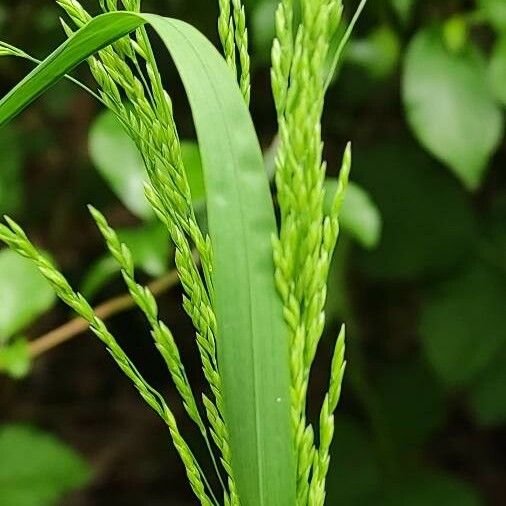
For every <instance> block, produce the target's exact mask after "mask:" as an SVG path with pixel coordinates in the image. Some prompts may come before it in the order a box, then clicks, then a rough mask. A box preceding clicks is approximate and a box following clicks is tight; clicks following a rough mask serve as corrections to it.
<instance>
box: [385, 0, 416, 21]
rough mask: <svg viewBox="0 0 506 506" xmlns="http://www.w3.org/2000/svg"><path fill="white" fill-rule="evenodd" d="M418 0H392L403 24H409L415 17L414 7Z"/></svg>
mask: <svg viewBox="0 0 506 506" xmlns="http://www.w3.org/2000/svg"><path fill="white" fill-rule="evenodd" d="M417 1H418V0H390V3H391V4H392V7H393V8H394V10H395V12H396V13H397V16H398V17H399V19H400V20H401V22H402V23H403V24H408V23H409V22H410V21H411V19H412V18H413V11H414V7H415V6H416V3H417Z"/></svg>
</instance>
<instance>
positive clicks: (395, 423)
mask: <svg viewBox="0 0 506 506" xmlns="http://www.w3.org/2000/svg"><path fill="white" fill-rule="evenodd" d="M375 385H376V388H377V392H378V396H379V398H380V400H381V408H382V412H383V416H384V417H385V421H384V425H385V426H387V427H388V430H389V435H390V436H391V437H392V438H393V439H394V441H395V443H396V449H397V452H398V453H399V454H401V453H402V454H408V455H412V454H413V453H415V452H416V451H417V450H418V449H419V447H420V445H421V444H423V443H424V442H425V441H426V440H427V439H428V438H429V437H430V436H431V435H432V434H434V432H435V431H436V430H438V429H440V428H442V426H443V424H444V419H445V406H444V398H443V393H442V391H441V388H440V386H439V385H438V383H437V382H436V381H435V379H434V376H433V374H431V371H429V370H428V367H426V366H425V364H422V363H420V361H419V360H418V359H415V360H411V359H409V358H407V359H406V358H404V360H403V361H402V363H399V364H397V365H390V364H389V365H387V366H385V367H384V370H383V371H382V372H381V373H380V375H379V377H378V378H377V379H376V381H375Z"/></svg>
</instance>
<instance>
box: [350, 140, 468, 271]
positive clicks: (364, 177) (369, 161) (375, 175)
mask: <svg viewBox="0 0 506 506" xmlns="http://www.w3.org/2000/svg"><path fill="white" fill-rule="evenodd" d="M354 175H355V178H356V180H357V182H359V183H360V184H361V186H363V187H364V188H365V189H366V191H368V192H369V193H370V195H371V197H372V199H373V200H374V202H375V203H376V205H377V206H378V208H379V212H380V214H381V218H382V221H383V228H382V235H381V242H380V245H379V247H378V248H376V249H375V250H374V251H371V252H368V253H364V254H363V255H361V256H360V260H361V264H362V266H363V267H364V269H365V270H366V272H367V273H368V274H369V275H371V276H373V277H375V278H394V279H411V278H417V277H422V276H427V275H432V274H439V273H441V272H444V271H445V270H447V269H449V268H451V267H454V266H455V265H457V264H458V263H460V262H461V261H462V260H463V259H465V258H466V257H467V255H468V254H469V252H470V249H471V247H472V245H473V241H474V234H475V232H474V230H475V226H474V217H473V214H472V209H471V206H470V204H469V202H468V201H467V195H466V193H465V192H464V190H463V189H462V188H460V186H459V185H458V184H457V183H456V182H455V181H453V178H452V177H451V176H450V175H448V174H446V173H445V172H444V171H442V170H441V167H439V166H438V165H437V164H434V163H433V162H432V161H431V160H430V159H429V158H428V157H427V156H426V155H425V154H424V153H423V152H421V151H420V150H419V149H418V148H417V147H416V146H414V145H413V144H412V143H411V142H410V141H409V140H408V139H403V138H402V137H401V139H400V140H396V141H394V142H391V141H388V140H387V141H383V142H382V143H381V144H380V145H378V146H376V147H373V148H371V149H369V150H366V149H361V150H358V152H357V154H356V156H355V163H354Z"/></svg>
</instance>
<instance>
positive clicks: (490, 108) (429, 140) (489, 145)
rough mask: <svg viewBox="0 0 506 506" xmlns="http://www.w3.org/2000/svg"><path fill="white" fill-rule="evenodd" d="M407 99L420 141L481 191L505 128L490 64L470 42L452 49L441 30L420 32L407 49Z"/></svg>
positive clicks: (409, 119)
mask: <svg viewBox="0 0 506 506" xmlns="http://www.w3.org/2000/svg"><path fill="white" fill-rule="evenodd" d="M405 58H406V61H405V69H404V77H403V85H402V87H403V100H404V106H405V109H406V115H407V119H408V122H409V124H410V126H411V128H412V129H413V132H414V133H415V135H416V136H417V138H418V140H419V141H420V142H421V143H422V144H423V145H424V147H425V148H426V149H428V150H429V151H430V152H431V153H432V154H433V155H434V156H436V157H437V158H438V159H439V160H441V161H442V162H444V163H445V164H447V165H448V166H449V167H450V168H451V169H452V170H453V171H454V173H455V174H456V175H457V177H458V178H459V179H460V180H461V181H462V182H463V183H464V185H465V186H466V187H467V188H468V189H472V190H474V189H476V188H477V187H478V186H479V185H480V183H481V181H482V179H483V176H484V174H485V170H486V168H487V165H488V163H489V160H490V157H491V155H492V154H493V153H494V151H495V150H496V148H497V146H498V144H499V141H500V139H501V136H502V131H503V117H502V112H501V109H500V108H499V106H498V104H497V103H496V101H495V98H494V96H493V94H492V92H491V91H490V87H489V84H488V77H487V66H486V63H485V61H484V59H483V57H482V56H481V54H480V53H479V51H478V49H477V48H476V47H474V46H473V45H472V44H471V43H468V45H467V46H466V47H465V49H463V50H462V51H461V52H458V53H455V52H453V53H452V52H451V51H450V50H449V49H447V47H445V45H444V43H443V38H442V34H441V31H440V30H438V29H436V28H428V29H424V30H423V31H421V32H419V33H418V34H417V35H416V36H415V37H414V39H413V41H412V42H411V43H410V46H409V48H408V51H407V53H406V57H405Z"/></svg>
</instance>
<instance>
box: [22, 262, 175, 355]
mask: <svg viewBox="0 0 506 506" xmlns="http://www.w3.org/2000/svg"><path fill="white" fill-rule="evenodd" d="M178 281H179V276H178V274H177V271H176V270H175V269H174V270H172V271H170V272H169V273H167V274H165V275H164V276H162V277H160V278H159V279H156V280H155V281H153V282H152V283H150V284H149V285H148V286H149V289H150V290H151V292H152V293H153V295H161V294H163V293H165V292H166V291H168V290H170V289H171V288H173V287H174V286H175V285H176V284H177V283H178ZM135 305H136V303H135V301H134V300H133V299H132V297H131V295H130V294H124V295H120V296H118V297H114V298H112V299H110V300H108V301H106V302H104V303H102V304H100V305H99V306H97V307H96V308H95V309H94V311H95V313H96V315H97V316H98V317H99V318H101V319H102V320H107V319H109V318H111V317H112V316H114V315H117V314H119V313H122V312H124V311H127V310H128V309H132V308H133V307H135ZM88 327H89V323H88V322H87V321H86V320H85V319H84V318H80V317H78V318H74V319H73V320H71V321H69V322H67V323H65V324H64V325H62V326H61V327H58V328H56V329H54V330H51V331H50V332H48V333H47V334H44V335H42V336H40V337H38V338H37V339H34V340H33V341H31V342H30V343H29V345H28V351H29V353H30V357H31V358H32V359H35V358H38V357H39V356H41V355H43V354H44V353H46V352H48V351H50V350H52V349H53V348H56V347H57V346H60V345H61V344H63V343H65V342H66V341H69V340H70V339H72V338H74V337H76V336H77V335H79V334H81V333H82V332H85V331H86V330H87V329H88Z"/></svg>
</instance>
